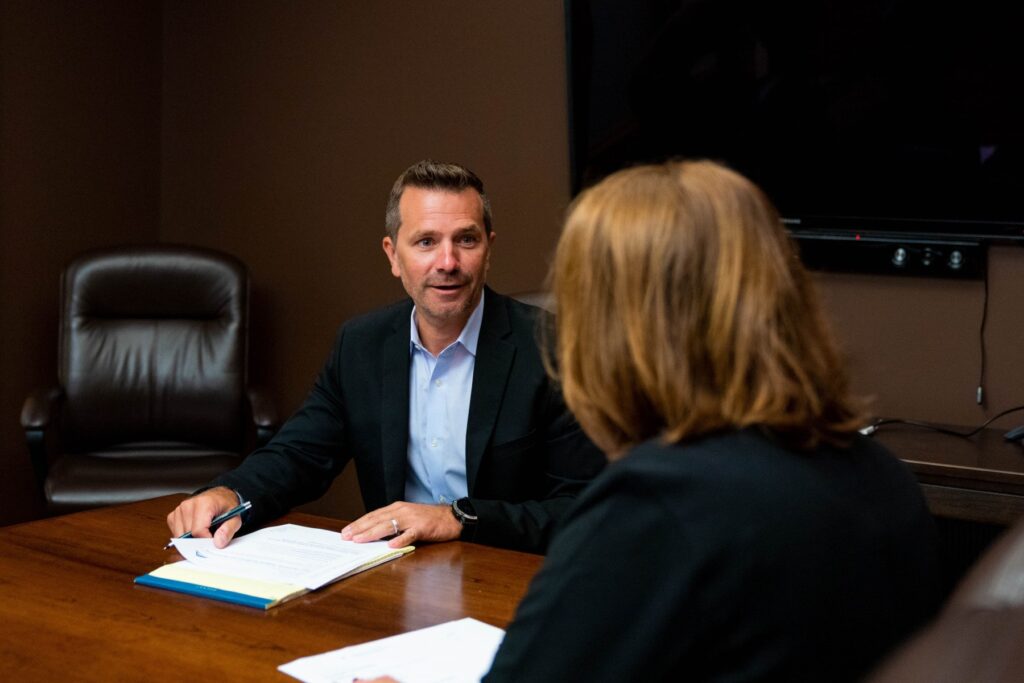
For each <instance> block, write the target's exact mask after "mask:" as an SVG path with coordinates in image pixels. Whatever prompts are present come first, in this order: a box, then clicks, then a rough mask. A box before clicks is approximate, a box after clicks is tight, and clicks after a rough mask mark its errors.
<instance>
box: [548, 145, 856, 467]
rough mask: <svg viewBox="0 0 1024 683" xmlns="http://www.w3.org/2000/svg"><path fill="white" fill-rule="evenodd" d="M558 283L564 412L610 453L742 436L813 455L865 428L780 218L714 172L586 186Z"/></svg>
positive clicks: (571, 216)
mask: <svg viewBox="0 0 1024 683" xmlns="http://www.w3.org/2000/svg"><path fill="white" fill-rule="evenodd" d="M552 288H553V291H554V296H555V302H556V307H557V319H556V359H557V367H558V374H559V375H560V377H559V379H560V380H561V382H562V387H563V391H564V392H565V400H566V403H567V404H568V405H569V407H570V408H571V409H572V411H573V412H574V414H575V415H576V417H577V418H578V419H579V421H580V424H581V425H582V427H583V429H584V430H585V431H586V432H587V434H588V435H589V436H590V437H591V438H592V439H593V440H594V442H595V443H596V444H597V445H598V446H600V447H601V448H602V449H604V450H605V452H606V453H608V454H609V456H610V457H616V456H618V455H621V454H622V452H623V451H624V450H625V449H626V448H628V447H630V446H632V445H634V444H637V443H640V442H641V441H644V440H646V439H649V438H652V437H656V436H661V437H663V438H664V439H665V440H666V441H670V442H676V441H681V440H685V439H691V438H695V437H698V436H700V435H703V434H707V433H711V432H715V431H719V430H725V429H740V428H744V427H748V426H759V427H762V428H766V429H768V430H770V431H771V432H772V433H775V434H777V435H780V436H781V437H783V438H785V440H786V441H787V442H790V443H793V444H794V445H797V446H801V447H811V446H814V445H816V444H817V443H819V442H820V441H822V440H824V441H829V442H839V443H841V442H843V441H845V440H846V439H847V438H848V437H849V436H850V435H851V434H852V432H853V430H855V429H857V428H858V427H859V426H862V425H863V418H862V415H861V413H860V410H859V407H858V406H856V405H855V401H854V400H853V399H852V398H851V397H850V395H849V393H848V388H847V387H848V382H847V375H846V372H845V370H844V368H843V366H842V363H841V362H840V360H839V354H838V352H837V349H836V345H835V343H834V341H833V339H832V336H831V334H830V332H829V330H828V327H827V325H826V324H825V321H824V317H823V314H822V311H821V308H820V305H819V304H818V301H817V297H816V294H815V292H814V290H813V287H812V284H811V282H810V279H809V277H808V275H807V273H806V271H805V270H804V268H803V266H802V265H801V264H800V262H799V260H798V258H797V255H796V250H795V247H794V246H793V244H792V242H791V240H790V239H789V236H788V235H787V234H786V232H785V230H784V229H783V227H782V224H781V221H780V218H779V215H778V213H777V212H776V210H775V208H774V207H773V206H772V205H771V203H770V202H769V201H768V199H767V197H765V195H764V194H763V193H762V192H761V191H760V190H759V189H758V188H757V187H756V186H755V185H754V184H753V183H751V182H750V181H749V180H747V179H746V178H744V177H743V176H741V175H739V174H737V173H735V172H733V171H731V170H729V169H727V168H725V167H723V166H721V165H719V164H716V163H712V162H708V161H694V162H671V163H667V164H663V165H656V166H641V167H637V168H632V169H628V170H625V171H620V172H618V173H616V174H614V175H612V176H609V177H608V178H606V179H604V180H603V181H602V182H600V183H599V184H597V185H596V186H594V187H592V188H590V189H589V190H586V191H585V192H583V193H582V194H581V195H580V196H579V197H578V198H577V199H576V201H575V202H574V203H573V205H572V206H571V207H570V209H569V212H568V216H567V219H566V224H565V229H564V231H563V233H562V236H561V239H560V240H559V243H558V249H557V252H556V255H555V262H554V265H553V271H552Z"/></svg>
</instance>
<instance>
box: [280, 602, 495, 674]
mask: <svg viewBox="0 0 1024 683" xmlns="http://www.w3.org/2000/svg"><path fill="white" fill-rule="evenodd" d="M504 637H505V632H504V631H502V630H501V629H500V628H498V627H496V626H491V625H490V624H485V623H483V622H481V621H477V620H476V619H469V618H466V619H459V620H458V621H449V622H446V623H444V624H438V625H437V626H430V627H428V628H422V629H420V630H418V631H410V632H409V633H403V634H401V635H397V636H391V637H389V638H381V639H380V640H374V641H371V642H369V643H363V644H362V645H353V646H351V647H344V648H341V649H340V650H333V651H332V652H325V653H324V654H320V655H314V656H312V657H302V658H301V659H296V660H294V661H291V662H288V663H287V664H282V665H281V666H279V667H277V668H278V670H279V671H281V672H283V673H286V674H288V675H289V676H293V677H294V678H297V679H299V680H300V681H303V682H304V683H335V682H337V681H345V683H348V681H351V680H352V679H353V678H376V677H378V676H385V675H386V676H392V677H393V678H395V679H396V680H398V681H401V683H479V681H480V679H481V678H482V677H483V675H484V674H485V673H487V670H488V669H490V668H491V662H492V661H494V654H495V652H497V651H498V646H499V645H501V640H502V638H504Z"/></svg>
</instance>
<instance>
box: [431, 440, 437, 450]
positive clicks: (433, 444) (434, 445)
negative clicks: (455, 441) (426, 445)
mask: <svg viewBox="0 0 1024 683" xmlns="http://www.w3.org/2000/svg"><path fill="white" fill-rule="evenodd" d="M430 447H431V448H437V439H431V440H430Z"/></svg>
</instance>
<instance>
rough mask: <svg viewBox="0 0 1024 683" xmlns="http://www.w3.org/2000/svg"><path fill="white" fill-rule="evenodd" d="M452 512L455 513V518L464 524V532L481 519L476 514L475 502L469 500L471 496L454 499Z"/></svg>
mask: <svg viewBox="0 0 1024 683" xmlns="http://www.w3.org/2000/svg"><path fill="white" fill-rule="evenodd" d="M452 514H453V515H455V519H457V520H459V524H461V525H462V531H463V532H465V531H466V530H467V528H469V527H473V526H475V525H476V523H477V522H478V521H480V518H479V517H477V516H476V510H474V509H473V503H471V502H470V501H469V498H459V499H458V500H453V501H452Z"/></svg>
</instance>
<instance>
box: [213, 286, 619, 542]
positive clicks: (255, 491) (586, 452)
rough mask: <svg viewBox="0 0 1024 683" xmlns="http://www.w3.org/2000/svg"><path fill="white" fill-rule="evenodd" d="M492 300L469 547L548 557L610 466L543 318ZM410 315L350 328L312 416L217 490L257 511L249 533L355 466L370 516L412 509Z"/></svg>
mask: <svg viewBox="0 0 1024 683" xmlns="http://www.w3.org/2000/svg"><path fill="white" fill-rule="evenodd" d="M484 296H485V302H484V316H483V320H482V322H481V329H480V339H479V342H478V346H477V356H476V365H475V369H474V372H473V393H472V397H471V399H470V406H469V421H468V424H467V429H466V478H467V484H468V488H469V497H470V499H471V501H472V504H473V508H474V510H475V512H476V514H477V515H478V516H479V518H480V521H479V523H478V524H477V525H475V526H474V527H468V528H467V532H466V534H464V539H465V540H471V541H477V542H480V543H487V544H490V545H500V546H505V547H511V548H517V549H522V550H531V551H535V552H541V551H543V550H544V548H545V547H546V545H547V541H548V538H549V536H550V534H551V532H552V529H553V528H554V526H555V524H556V522H557V521H558V520H559V519H560V518H561V517H562V516H563V515H564V514H565V512H566V510H567V509H568V507H569V505H570V504H571V503H572V501H573V498H574V496H575V495H576V493H577V492H579V491H580V490H581V489H582V488H583V486H584V485H585V484H586V483H587V481H589V480H590V479H591V478H592V477H594V476H595V475H596V474H597V473H598V472H599V471H600V470H601V468H602V467H603V465H604V462H605V460H604V456H603V455H602V454H601V452H600V451H598V450H597V448H596V447H595V446H594V445H593V444H592V443H591V442H590V441H589V440H588V439H587V438H586V436H584V434H583V433H582V431H581V430H580V428H579V426H578V425H577V423H576V422H575V420H574V419H573V418H572V416H571V414H570V413H569V412H568V411H567V410H566V408H565V405H564V403H563V402H562V398H561V395H560V393H559V392H558V391H557V389H556V388H555V387H554V386H553V385H552V383H551V382H550V381H549V379H548V377H547V375H546V373H545V371H544V367H543V364H542V361H541V357H540V352H539V349H538V347H537V341H536V329H537V328H536V326H537V320H538V315H539V313H540V311H539V309H537V308H535V307H533V306H528V305H526V304H523V303H520V302H518V301H515V300H513V299H510V298H508V297H504V296H501V295H500V294H496V293H495V292H493V291H492V290H491V289H489V288H485V290H484ZM412 306H413V303H412V301H411V300H405V301H402V302H400V303H398V304H395V305H392V306H389V307H387V308H384V309H381V310H378V311H375V312H372V313H369V314H367V315H364V316H361V317H358V318H355V319H353V320H352V321H350V322H348V323H346V324H345V325H343V326H342V328H341V330H340V332H339V333H338V337H337V341H336V342H335V344H334V349H333V351H332V352H331V354H330V356H329V357H328V359H327V363H326V364H325V366H324V368H323V370H322V371H321V372H320V375H319V376H318V378H317V380H316V383H315V384H314V386H313V390H312V391H311V392H310V394H309V397H308V398H307V399H306V402H305V404H304V405H303V406H302V407H301V408H300V409H299V411H298V412H297V413H295V415H293V416H292V417H291V418H290V419H289V420H288V421H287V422H286V423H285V424H284V426H283V427H282V428H281V430H280V431H279V432H278V433H277V435H276V436H275V437H274V439H273V440H272V441H271V442H270V443H269V444H268V445H267V446H266V447H264V448H261V449H259V450H257V451H255V452H254V453H252V454H251V455H250V456H249V457H248V458H246V460H245V461H244V462H243V463H242V465H241V466H239V467H238V468H237V469H235V470H233V471H231V472H228V473H227V474H224V475H222V476H220V477H218V478H217V479H216V480H215V481H214V482H213V483H212V485H214V486H217V485H221V486H227V487H229V488H233V489H236V490H237V491H239V493H241V494H242V495H243V496H245V497H246V498H248V499H249V500H251V501H252V502H253V509H252V516H251V518H250V519H248V520H247V522H246V526H249V525H255V524H259V523H261V522H264V521H267V520H269V519H273V518H274V517H277V516H279V515H281V514H283V513H284V512H285V511H287V510H288V509H290V508H292V507H294V506H295V505H298V504H301V503H304V502H307V501H310V500H314V499H316V498H318V497H320V496H321V495H323V494H324V492H325V491H326V490H327V488H328V487H329V486H330V484H331V481H332V480H333V479H334V477H335V476H337V475H338V474H339V473H340V472H341V470H342V468H343V467H344V466H345V465H346V464H347V463H348V462H349V460H354V461H355V465H356V474H357V476H358V479H359V487H360V490H361V491H362V495H363V501H364V503H365V504H366V507H367V509H368V510H374V509H377V508H379V507H382V506H385V505H388V504H390V503H393V502H395V501H399V500H402V498H403V496H404V493H405V480H406V466H407V459H408V441H409V369H410V351H409V333H410V329H409V324H410V315H411V312H412Z"/></svg>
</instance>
